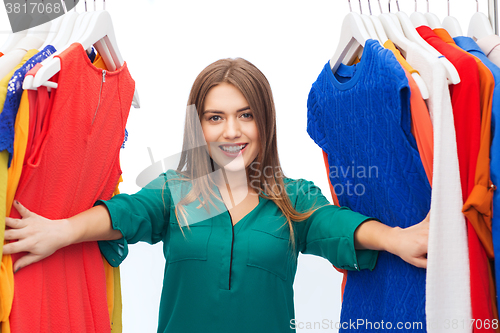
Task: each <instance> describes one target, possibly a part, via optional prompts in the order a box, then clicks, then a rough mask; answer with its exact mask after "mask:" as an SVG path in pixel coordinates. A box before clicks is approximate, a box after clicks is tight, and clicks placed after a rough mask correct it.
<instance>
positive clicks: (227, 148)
mask: <svg viewBox="0 0 500 333" xmlns="http://www.w3.org/2000/svg"><path fill="white" fill-rule="evenodd" d="M245 146H246V144H243V145H239V146H220V148H221V149H222V150H224V151H226V152H228V153H236V152H238V151H240V150H242V149H243V148H245Z"/></svg>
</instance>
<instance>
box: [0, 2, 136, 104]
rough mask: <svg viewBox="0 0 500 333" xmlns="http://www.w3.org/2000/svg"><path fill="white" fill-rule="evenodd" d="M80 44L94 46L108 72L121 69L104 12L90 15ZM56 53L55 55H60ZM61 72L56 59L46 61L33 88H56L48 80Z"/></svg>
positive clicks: (111, 32)
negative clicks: (103, 48) (103, 46)
mask: <svg viewBox="0 0 500 333" xmlns="http://www.w3.org/2000/svg"><path fill="white" fill-rule="evenodd" d="M101 39H102V40H103V42H104V43H105V44H106V46H107V47H108V50H109V53H110V55H111V57H109V56H108V55H107V54H106V51H105V50H102V48H101V45H102V44H101V43H97V42H98V41H99V40H101ZM77 42H78V43H80V44H82V46H83V48H84V49H85V50H87V49H89V48H90V47H91V46H92V45H95V47H96V49H97V51H98V52H99V54H101V56H102V58H103V60H104V63H105V64H106V67H107V68H108V70H109V71H115V70H116V69H117V68H118V67H121V66H122V65H123V63H124V61H123V58H122V56H121V54H120V50H119V49H118V45H117V42H116V38H115V33H114V28H113V23H112V21H111V16H110V14H109V12H107V11H106V10H100V11H96V12H95V13H93V14H92V20H91V21H90V24H89V26H88V29H87V31H86V33H85V34H84V36H82V37H80V38H79V39H78V41H77ZM60 53H61V52H60V51H58V52H56V53H55V55H57V54H60ZM0 59H1V58H0ZM60 70H61V61H60V59H59V58H58V57H53V58H51V59H46V60H44V61H43V62H42V67H41V68H40V69H39V70H38V72H37V73H36V75H35V78H34V79H33V86H34V87H39V86H41V85H46V86H49V87H52V88H56V87H57V85H56V84H55V83H53V82H48V81H49V79H50V78H51V77H52V76H54V75H55V74H56V73H58V72H59V71H60ZM132 105H133V106H134V107H136V108H139V107H140V102H139V95H138V93H137V89H136V91H135V92H134V99H133V102H132Z"/></svg>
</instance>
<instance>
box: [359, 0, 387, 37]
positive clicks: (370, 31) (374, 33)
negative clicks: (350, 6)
mask: <svg viewBox="0 0 500 333" xmlns="http://www.w3.org/2000/svg"><path fill="white" fill-rule="evenodd" d="M368 7H369V8H370V16H371V15H372V8H371V6H370V0H368ZM359 12H360V13H361V15H360V16H361V19H362V20H363V24H364V25H365V28H366V32H368V34H369V35H370V38H371V39H374V40H377V41H378V42H379V43H381V41H380V39H379V36H378V33H377V31H376V30H375V27H374V25H373V22H372V20H371V19H370V16H368V15H366V14H363V11H362V9H361V0H359ZM381 44H382V43H381Z"/></svg>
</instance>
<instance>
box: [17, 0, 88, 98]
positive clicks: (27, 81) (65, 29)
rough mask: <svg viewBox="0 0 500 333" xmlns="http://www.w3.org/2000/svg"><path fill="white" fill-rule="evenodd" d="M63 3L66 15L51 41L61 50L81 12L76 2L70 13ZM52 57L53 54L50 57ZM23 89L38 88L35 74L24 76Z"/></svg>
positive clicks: (51, 43)
mask: <svg viewBox="0 0 500 333" xmlns="http://www.w3.org/2000/svg"><path fill="white" fill-rule="evenodd" d="M61 3H62V8H63V10H64V15H63V16H62V20H61V24H60V26H59V29H58V30H57V33H56V35H55V36H54V38H53V40H52V41H50V45H52V46H53V47H54V48H55V49H56V51H61V50H62V49H63V46H64V45H66V44H67V43H68V41H69V38H70V36H71V34H72V32H73V30H74V29H75V23H76V20H77V18H78V17H79V14H78V13H77V12H76V4H75V6H74V11H71V12H69V13H68V11H67V9H66V5H65V3H64V1H63V0H61ZM45 44H47V45H49V43H47V41H46V42H45V43H44V45H45ZM42 46H43V45H42ZM51 57H52V55H51V56H50V57H49V58H51ZM23 89H24V90H26V89H32V90H36V88H35V87H34V86H33V76H31V75H29V76H26V77H25V78H24V81H23Z"/></svg>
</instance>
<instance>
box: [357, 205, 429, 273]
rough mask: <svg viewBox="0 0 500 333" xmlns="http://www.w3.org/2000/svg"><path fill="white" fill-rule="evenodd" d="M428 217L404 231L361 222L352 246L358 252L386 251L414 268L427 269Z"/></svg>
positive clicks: (380, 224) (374, 222)
mask: <svg viewBox="0 0 500 333" xmlns="http://www.w3.org/2000/svg"><path fill="white" fill-rule="evenodd" d="M429 215H430V213H429V214H427V217H426V218H425V219H424V220H423V221H422V222H420V223H418V224H416V225H413V226H411V227H408V228H404V229H402V228H399V227H395V228H392V227H389V226H387V225H385V224H383V223H380V222H378V221H375V220H368V221H366V222H363V223H362V224H361V225H360V226H359V227H358V228H357V229H356V231H355V232H354V246H355V248H356V249H359V250H361V249H370V250H383V251H387V252H390V253H392V254H395V255H397V256H399V257H401V259H403V260H404V261H406V262H408V263H410V264H412V265H414V266H417V267H421V268H427V244H428V238H429Z"/></svg>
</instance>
